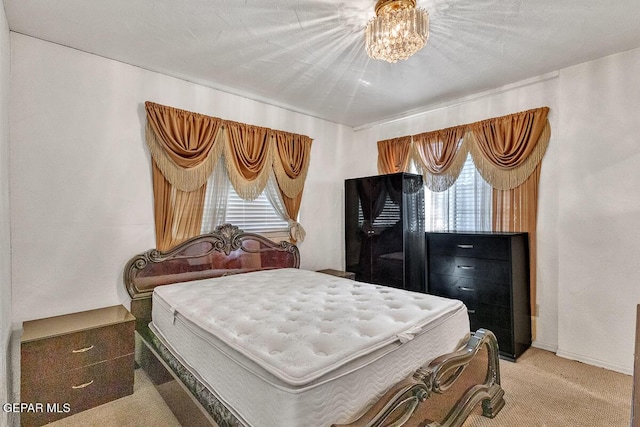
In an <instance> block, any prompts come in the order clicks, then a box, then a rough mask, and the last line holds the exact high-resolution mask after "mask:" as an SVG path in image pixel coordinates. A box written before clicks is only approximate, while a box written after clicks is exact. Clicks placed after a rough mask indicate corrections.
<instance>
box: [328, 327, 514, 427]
mask: <svg viewBox="0 0 640 427" xmlns="http://www.w3.org/2000/svg"><path fill="white" fill-rule="evenodd" d="M483 347H484V348H485V349H486V352H487V369H486V376H485V380H484V383H482V384H476V385H473V386H471V387H469V388H468V389H466V391H464V393H463V394H462V396H461V398H460V399H459V400H458V401H457V403H456V404H455V405H454V406H453V408H451V410H450V411H449V412H448V414H447V415H446V417H445V418H444V420H442V421H441V422H439V421H436V420H431V421H430V422H428V423H427V424H425V425H426V426H427V427H457V426H461V425H462V424H463V423H464V421H465V420H466V419H467V417H468V416H469V413H470V412H471V411H472V410H473V408H474V407H475V406H476V405H477V404H478V403H479V402H482V414H483V415H484V416H485V417H489V418H493V417H495V416H496V414H497V413H498V412H499V411H500V409H502V407H503V406H504V391H503V390H502V387H501V386H500V368H499V361H498V342H497V340H496V337H495V335H494V334H493V333H492V332H491V331H488V330H485V329H480V330H478V331H477V332H476V333H475V334H473V335H472V336H471V339H470V340H469V342H468V343H467V345H466V346H465V348H464V349H462V350H460V351H457V352H455V353H450V354H446V355H443V356H441V357H438V358H436V359H434V360H433V361H432V362H431V363H430V364H429V365H428V366H426V367H422V368H419V369H418V370H416V372H415V373H414V374H413V376H412V377H409V378H407V379H405V380H404V381H401V382H400V383H398V384H396V385H395V386H394V387H393V388H391V389H390V390H389V391H388V392H387V393H385V395H384V396H383V397H382V398H381V399H380V400H379V401H378V403H376V404H375V405H374V406H372V407H371V408H370V409H369V410H368V411H367V412H366V413H365V414H364V415H362V416H361V417H360V418H359V419H357V420H356V421H354V422H352V423H349V424H335V425H334V426H333V427H400V426H403V425H406V424H407V422H408V421H409V419H410V418H411V416H412V415H413V414H414V413H415V412H416V411H417V410H418V407H419V406H420V405H421V404H422V403H423V402H425V401H427V400H428V399H429V398H430V397H431V396H432V395H433V394H434V393H436V394H443V393H445V392H446V391H447V390H449V389H450V388H451V387H452V386H453V385H454V384H455V383H456V382H457V381H458V380H460V377H461V376H462V375H463V373H464V371H465V369H466V368H467V367H468V366H469V365H470V363H471V362H472V361H474V360H475V358H476V356H477V354H478V352H479V351H480V350H482V349H483Z"/></svg>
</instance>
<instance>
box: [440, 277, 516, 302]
mask: <svg viewBox="0 0 640 427" xmlns="http://www.w3.org/2000/svg"><path fill="white" fill-rule="evenodd" d="M429 283H430V285H429V286H430V287H429V293H431V294H434V295H440V296H443V297H447V298H453V299H458V300H461V301H462V302H464V303H465V304H467V305H468V303H473V302H480V303H484V304H495V305H500V306H503V307H509V306H510V305H511V289H510V288H509V286H508V285H505V284H503V283H495V282H489V281H486V280H482V279H471V278H468V277H460V276H447V275H440V274H434V273H431V274H429Z"/></svg>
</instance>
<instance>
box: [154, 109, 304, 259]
mask: <svg viewBox="0 0 640 427" xmlns="http://www.w3.org/2000/svg"><path fill="white" fill-rule="evenodd" d="M145 110H146V113H147V127H146V142H147V146H148V147H149V151H150V153H151V157H152V159H153V162H152V163H153V166H152V172H153V188H154V215H155V222H156V246H157V248H158V249H159V250H167V249H170V248H171V247H173V246H175V245H177V244H179V243H181V242H182V241H184V240H186V239H188V238H190V237H193V236H196V235H198V234H199V233H200V228H201V226H202V213H203V208H204V197H205V192H206V184H207V180H208V179H209V176H210V175H211V173H212V172H213V170H214V168H215V166H216V164H217V163H218V160H219V158H220V156H221V155H223V156H224V158H225V166H226V167H227V173H228V176H229V180H230V181H231V183H232V185H233V187H234V189H235V190H236V192H237V193H238V195H239V196H240V197H242V198H243V199H245V200H252V199H254V198H256V197H257V196H258V195H260V193H261V192H262V191H263V190H264V189H265V187H266V184H267V180H268V178H269V174H270V173H271V171H273V173H274V174H275V176H276V178H277V183H278V186H279V189H280V192H281V194H282V197H283V204H284V205H285V207H286V210H287V213H288V214H289V219H288V220H289V229H290V233H291V234H292V238H293V239H296V240H300V241H302V240H303V239H304V230H303V229H302V227H301V226H300V224H298V223H297V222H296V221H295V218H297V215H298V212H299V210H300V202H301V199H302V189H303V187H304V182H305V179H306V175H307V171H308V167H309V159H310V152H311V141H312V140H311V138H309V137H307V136H304V135H296V134H289V133H286V132H280V131H273V130H271V129H268V128H261V127H257V126H251V125H247V124H243V123H236V122H231V121H225V120H222V119H219V118H215V117H209V116H205V115H202V114H197V113H192V112H189V111H184V110H180V109H177V108H172V107H167V106H163V105H159V104H155V103H153V102H145ZM278 135H282V136H280V137H279V136H278ZM278 139H282V142H277V140H278Z"/></svg>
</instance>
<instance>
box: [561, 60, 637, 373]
mask: <svg viewBox="0 0 640 427" xmlns="http://www.w3.org/2000/svg"><path fill="white" fill-rule="evenodd" d="M639 75H640V49H635V50H632V51H629V52H626V53H621V54H618V55H613V56H610V57H606V58H602V59H600V60H597V61H592V62H589V63H586V64H582V65H578V66H575V67H571V68H568V69H565V70H563V71H562V72H561V73H560V97H559V98H560V99H559V101H560V104H559V108H560V116H561V123H562V128H561V129H560V136H559V138H560V140H561V147H560V164H559V167H560V168H561V170H560V173H559V176H560V181H559V186H560V192H559V195H560V205H559V206H560V210H559V225H560V227H559V229H558V232H559V233H558V240H559V256H560V276H559V277H560V284H561V286H560V288H559V291H560V292H559V306H558V312H559V319H558V331H559V334H558V335H559V342H558V348H559V351H558V354H560V355H564V356H567V357H570V358H575V359H578V360H582V361H585V362H588V363H592V364H595V365H601V366H605V367H609V368H611V369H615V370H619V371H623V372H627V373H631V372H632V366H633V340H634V333H635V314H636V304H638V303H639V302H640V281H639V279H638V264H639V262H638V261H639V260H640V136H639V135H640V132H639V130H638V125H639V123H640V121H639V118H640V80H639V79H638V78H637V76H639Z"/></svg>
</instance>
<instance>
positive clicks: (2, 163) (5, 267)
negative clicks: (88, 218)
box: [0, 1, 12, 426]
mask: <svg viewBox="0 0 640 427" xmlns="http://www.w3.org/2000/svg"><path fill="white" fill-rule="evenodd" d="M9 51H10V49H9V26H8V24H7V18H6V16H5V13H4V3H3V2H1V1H0V346H1V350H0V404H2V403H4V402H7V401H8V400H10V398H9V389H10V385H11V382H12V381H11V372H10V371H11V369H10V368H11V364H10V363H9V354H10V348H9V344H10V340H11V244H10V242H11V238H10V237H11V236H10V217H9V83H10V66H9V64H10V52H9ZM7 424H8V420H7V414H6V413H5V412H4V411H2V412H0V426H4V425H7Z"/></svg>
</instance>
